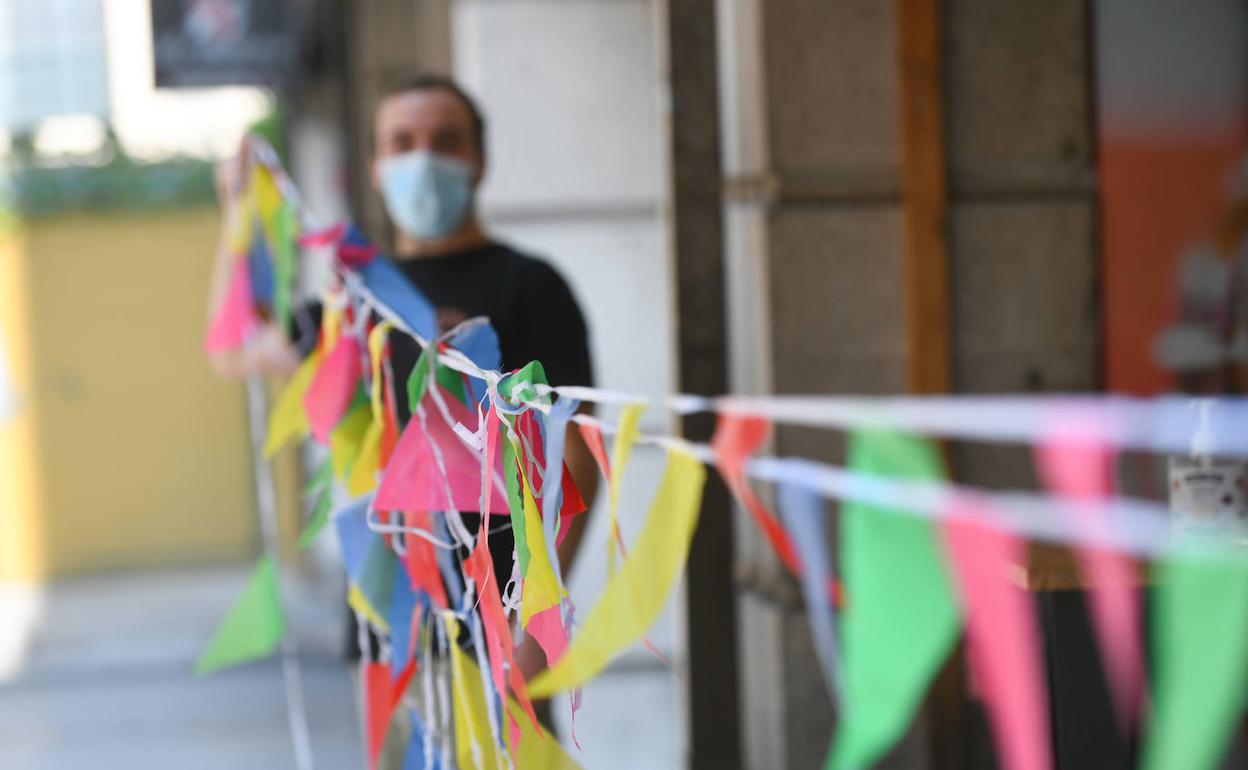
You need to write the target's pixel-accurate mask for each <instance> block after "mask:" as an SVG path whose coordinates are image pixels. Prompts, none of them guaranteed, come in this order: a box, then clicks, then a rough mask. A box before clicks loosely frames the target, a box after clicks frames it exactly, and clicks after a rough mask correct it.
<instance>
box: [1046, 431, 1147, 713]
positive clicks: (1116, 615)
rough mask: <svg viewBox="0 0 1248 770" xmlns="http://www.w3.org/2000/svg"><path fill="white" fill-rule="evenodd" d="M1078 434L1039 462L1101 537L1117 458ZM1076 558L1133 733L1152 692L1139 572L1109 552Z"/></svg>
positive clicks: (1094, 550) (1061, 436) (1079, 519)
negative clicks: (1149, 689)
mask: <svg viewBox="0 0 1248 770" xmlns="http://www.w3.org/2000/svg"><path fill="white" fill-rule="evenodd" d="M1077 430H1078V429H1077V427H1075V428H1073V430H1071V431H1070V432H1064V433H1058V434H1055V435H1054V437H1053V438H1051V439H1050V440H1048V441H1046V442H1044V443H1043V444H1041V445H1040V446H1038V447H1037V458H1036V459H1037V461H1038V465H1039V470H1040V473H1041V475H1042V476H1043V477H1044V480H1045V484H1046V485H1047V486H1048V487H1049V488H1050V489H1051V490H1053V491H1054V492H1056V493H1058V494H1059V495H1061V496H1062V497H1063V498H1065V499H1066V500H1067V501H1068V502H1069V503H1070V509H1071V512H1072V513H1073V514H1074V516H1073V522H1074V524H1075V525H1076V527H1077V528H1079V529H1081V530H1083V531H1085V532H1094V533H1096V532H1100V531H1101V530H1102V529H1104V528H1105V527H1106V526H1107V524H1106V520H1105V518H1104V513H1103V511H1102V509H1101V508H1100V507H1099V505H1098V503H1099V502H1100V501H1101V500H1104V499H1106V498H1108V497H1109V496H1110V494H1111V493H1112V492H1113V482H1112V473H1113V453H1112V450H1111V449H1110V447H1109V446H1107V445H1106V444H1105V443H1104V442H1102V441H1097V440H1094V439H1088V438H1082V437H1081V436H1080V435H1079V433H1077V432H1074V431H1077ZM1076 553H1077V555H1078V557H1079V566H1080V570H1081V572H1082V573H1083V577H1084V579H1085V581H1086V582H1087V584H1088V591H1089V596H1088V607H1089V609H1090V610H1091V613H1092V620H1093V627H1094V628H1095V629H1096V632H1097V633H1096V639H1097V645H1098V648H1099V649H1100V653H1101V661H1102V665H1103V666H1104V668H1105V671H1106V673H1107V674H1108V677H1109V686H1110V692H1111V693H1113V700H1114V711H1115V713H1116V714H1117V715H1118V720H1119V723H1120V724H1121V725H1122V727H1123V728H1124V729H1126V730H1130V729H1131V728H1133V727H1134V726H1135V725H1136V723H1137V721H1138V719H1139V714H1140V708H1141V705H1142V703H1143V701H1144V698H1145V690H1146V687H1147V678H1146V674H1145V666H1144V650H1143V642H1142V636H1143V634H1142V633H1141V620H1140V615H1141V613H1140V594H1139V582H1140V581H1139V575H1138V573H1137V568H1136V565H1135V562H1134V560H1132V558H1131V557H1130V556H1128V555H1127V554H1124V553H1120V552H1118V551H1113V550H1111V549H1108V548H1101V547H1096V546H1082V547H1079V548H1077V549H1076Z"/></svg>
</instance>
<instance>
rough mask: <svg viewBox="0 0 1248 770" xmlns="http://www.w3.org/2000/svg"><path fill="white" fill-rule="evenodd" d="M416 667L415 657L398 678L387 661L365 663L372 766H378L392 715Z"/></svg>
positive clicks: (365, 694)
mask: <svg viewBox="0 0 1248 770" xmlns="http://www.w3.org/2000/svg"><path fill="white" fill-rule="evenodd" d="M415 670H416V661H414V660H413V661H412V662H411V663H409V664H408V666H407V668H405V669H404V670H403V673H402V674H400V675H399V678H398V679H393V678H392V677H391V676H390V667H389V666H387V665H385V664H384V663H373V662H369V663H365V664H364V722H365V731H366V739H367V741H368V746H367V748H368V765H369V767H371V768H376V767H377V759H378V758H379V757H380V756H381V748H382V745H383V743H384V741H385V739H386V728H387V727H388V726H389V725H390V717H392V716H393V715H394V710H395V708H396V707H398V705H399V700H400V699H402V697H403V693H404V692H405V691H406V690H407V683H408V682H409V681H411V678H412V674H413V672H415Z"/></svg>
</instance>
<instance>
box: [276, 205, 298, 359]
mask: <svg viewBox="0 0 1248 770" xmlns="http://www.w3.org/2000/svg"><path fill="white" fill-rule="evenodd" d="M275 219H276V221H275V222H274V230H275V232H274V236H275V240H276V241H277V242H276V243H274V244H273V252H272V253H273V276H274V281H273V316H274V318H276V320H277V323H278V324H279V326H280V327H281V329H282V331H283V332H284V333H286V334H287V335H289V334H290V322H291V313H292V302H291V295H292V293H293V291H294V285H295V247H296V243H295V240H296V239H297V238H298V232H297V231H298V221H297V214H296V213H295V209H294V206H293V205H292V204H291V203H290V202H289V201H283V203H282V207H281V208H280V209H278V212H277V216H276V218H275Z"/></svg>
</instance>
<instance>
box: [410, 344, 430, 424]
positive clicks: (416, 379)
mask: <svg viewBox="0 0 1248 770" xmlns="http://www.w3.org/2000/svg"><path fill="white" fill-rule="evenodd" d="M428 386H429V348H425V349H424V350H422V351H420V357H419V358H417V359H416V365H415V366H413V367H412V373H411V374H410V375H408V377H407V410H408V413H409V414H416V405H417V404H419V403H420V399H422V398H424V396H425V388H427V387H428Z"/></svg>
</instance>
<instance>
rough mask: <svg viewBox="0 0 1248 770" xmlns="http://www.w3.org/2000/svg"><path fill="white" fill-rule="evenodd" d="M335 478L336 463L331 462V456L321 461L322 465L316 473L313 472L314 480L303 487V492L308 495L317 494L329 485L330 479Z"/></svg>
mask: <svg viewBox="0 0 1248 770" xmlns="http://www.w3.org/2000/svg"><path fill="white" fill-rule="evenodd" d="M333 478H334V465H333V463H332V462H330V460H329V458H326V459H325V461H324V462H322V463H321V465H320V467H319V468H317V469H316V473H314V474H312V480H311V481H309V482H308V485H307V486H306V487H304V488H303V494H304V495H305V496H306V497H311V496H313V495H315V494H316V493H318V492H320V491H321V490H322V489H324V488H325V487H326V486H328V485H329V482H330V480H332V479H333Z"/></svg>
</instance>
